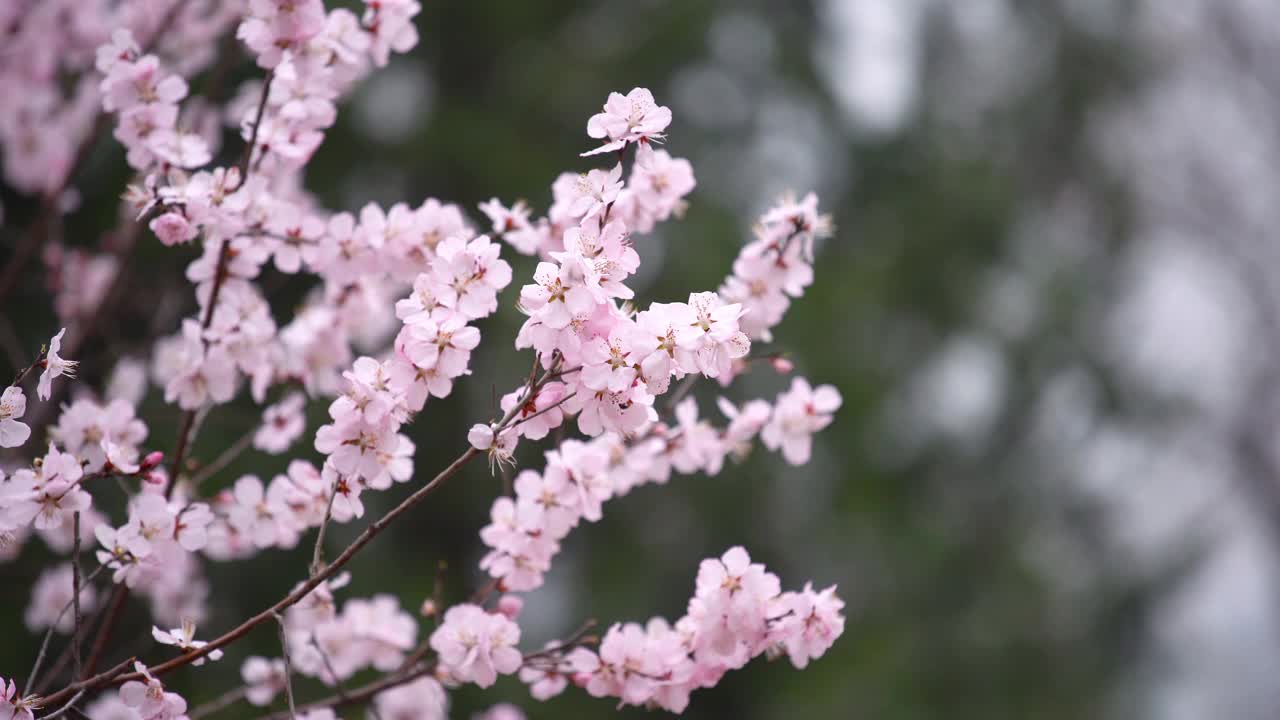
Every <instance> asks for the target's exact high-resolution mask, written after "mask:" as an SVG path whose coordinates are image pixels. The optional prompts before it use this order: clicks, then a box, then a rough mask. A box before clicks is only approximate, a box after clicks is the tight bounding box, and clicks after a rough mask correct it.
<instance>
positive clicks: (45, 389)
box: [36, 328, 80, 400]
mask: <svg viewBox="0 0 1280 720" xmlns="http://www.w3.org/2000/svg"><path fill="white" fill-rule="evenodd" d="M66 333H67V329H66V328H62V329H61V330H59V331H58V334H57V335H54V336H53V339H52V340H50V341H49V349H48V351H47V352H46V353H45V357H44V362H43V364H44V370H43V371H42V372H41V373H40V383H39V384H38V385H37V386H36V396H37V397H39V398H40V399H41V400H48V399H49V395H50V394H51V393H52V391H53V379H54V378H58V377H62V376H64V375H65V376H67V377H68V378H72V379H74V378H75V376H76V366H77V365H79V364H80V363H78V362H76V361H75V360H67V359H64V358H62V357H61V356H59V355H58V352H59V351H61V350H62V336H63V335H65V334H66Z"/></svg>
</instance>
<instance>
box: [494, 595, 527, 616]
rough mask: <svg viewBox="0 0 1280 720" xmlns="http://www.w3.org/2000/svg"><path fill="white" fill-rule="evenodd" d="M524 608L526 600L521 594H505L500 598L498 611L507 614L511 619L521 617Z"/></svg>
mask: <svg viewBox="0 0 1280 720" xmlns="http://www.w3.org/2000/svg"><path fill="white" fill-rule="evenodd" d="M522 609H524V600H523V599H522V598H521V597H520V596H519V595H503V596H502V597H500V598H498V612H500V613H502V614H503V615H506V616H507V619H509V620H515V619H516V618H517V617H519V616H520V611H521V610H522Z"/></svg>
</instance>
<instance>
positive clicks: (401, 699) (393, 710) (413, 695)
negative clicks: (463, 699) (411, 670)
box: [373, 677, 449, 720]
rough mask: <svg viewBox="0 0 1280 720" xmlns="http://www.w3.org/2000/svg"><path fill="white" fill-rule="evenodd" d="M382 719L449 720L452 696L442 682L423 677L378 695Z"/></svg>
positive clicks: (374, 701) (377, 706) (376, 698)
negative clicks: (450, 698)
mask: <svg viewBox="0 0 1280 720" xmlns="http://www.w3.org/2000/svg"><path fill="white" fill-rule="evenodd" d="M373 703H374V706H375V707H376V708H377V710H378V712H377V715H378V717H381V718H386V719H387V720H393V719H394V718H405V719H407V718H415V719H417V720H445V718H447V717H448V711H449V696H448V695H447V694H446V693H445V691H444V687H443V686H442V685H441V684H440V681H438V680H436V679H435V678H433V677H420V678H418V679H417V680H414V681H413V682H409V683H405V684H403V685H399V686H397V687H393V688H391V689H389V690H384V691H383V692H380V693H378V694H377V695H376V696H374V699H373Z"/></svg>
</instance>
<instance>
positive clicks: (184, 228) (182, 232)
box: [148, 212, 199, 247]
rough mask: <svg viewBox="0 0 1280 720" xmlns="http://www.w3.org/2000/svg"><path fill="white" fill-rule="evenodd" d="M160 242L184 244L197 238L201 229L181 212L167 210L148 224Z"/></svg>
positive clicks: (168, 244)
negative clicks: (197, 228) (194, 225)
mask: <svg viewBox="0 0 1280 720" xmlns="http://www.w3.org/2000/svg"><path fill="white" fill-rule="evenodd" d="M148 227H150V228H151V232H153V233H155V234H156V237H157V238H159V239H160V242H162V243H164V244H165V245H167V246H169V247H172V246H174V245H182V244H184V243H189V242H191V241H192V240H195V239H196V235H198V234H199V231H198V230H196V228H195V227H193V226H192V225H191V223H190V222H188V221H187V219H186V218H185V217H183V216H182V215H181V214H180V213H176V212H167V213H164V214H163V215H160V216H159V217H157V218H156V219H154V220H152V221H151V223H150V224H149V225H148Z"/></svg>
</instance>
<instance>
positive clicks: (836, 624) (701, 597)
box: [522, 547, 844, 713]
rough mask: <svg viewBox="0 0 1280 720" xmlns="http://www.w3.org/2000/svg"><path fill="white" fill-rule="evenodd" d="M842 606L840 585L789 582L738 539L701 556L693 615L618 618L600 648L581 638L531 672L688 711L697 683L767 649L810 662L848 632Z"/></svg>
mask: <svg viewBox="0 0 1280 720" xmlns="http://www.w3.org/2000/svg"><path fill="white" fill-rule="evenodd" d="M843 608H844V603H843V602H842V601H841V600H840V599H839V598H838V597H836V595H835V588H834V587H832V588H827V589H826V590H823V591H821V592H815V591H814V590H813V588H812V586H811V585H805V587H804V589H803V590H801V591H799V592H782V591H781V588H780V584H779V581H778V577H777V576H776V575H774V574H772V573H770V572H768V571H766V570H765V568H764V565H761V564H759V563H752V562H751V558H750V556H749V555H748V554H747V551H746V550H744V549H743V548H741V547H734V548H730V549H729V550H728V551H727V552H725V553H724V555H722V556H721V557H719V558H712V559H708V560H703V561H702V563H701V565H699V567H698V577H697V589H696V592H695V594H694V596H693V597H692V598H691V599H690V600H689V608H688V612H687V613H686V614H685V615H684V617H681V618H680V619H679V620H677V621H675V622H674V623H668V622H667V621H666V620H664V619H662V618H653V619H652V620H650V621H649V622H648V623H646V624H644V625H643V626H642V625H640V624H638V623H626V624H615V625H613V626H612V627H610V628H609V630H608V632H606V633H605V635H604V638H603V640H602V641H601V643H600V648H599V650H598V651H593V650H590V649H587V648H584V647H578V648H575V649H573V650H572V651H571V652H569V653H567V654H566V655H564V656H563V657H562V658H561V659H560V660H559V661H558V662H556V663H551V664H548V665H547V666H544V667H541V668H539V667H536V666H534V667H530V668H528V669H527V671H525V672H523V673H522V679H524V680H525V681H526V682H529V683H531V684H532V685H533V687H534V693H535V696H538V697H540V698H541V699H545V698H546V697H550V696H552V695H554V694H557V693H558V692H559V691H560V690H562V689H563V688H564V687H565V686H566V685H567V682H566V681H565V679H564V678H565V676H566V675H567V676H569V677H570V678H571V679H572V680H573V682H574V683H575V684H577V685H581V686H584V687H585V688H586V690H587V692H588V693H590V694H591V695H593V696H595V697H616V698H618V700H619V702H620V703H621V704H624V705H647V704H650V703H652V704H654V705H657V706H658V707H661V708H664V709H666V710H669V711H671V712H674V713H679V712H683V711H684V709H685V707H687V706H688V704H689V693H690V692H692V691H693V690H696V689H698V688H707V687H712V686H714V685H715V684H716V683H717V682H719V680H720V678H721V677H723V676H724V674H725V673H726V672H728V671H730V670H735V669H738V668H741V667H742V666H744V665H746V664H747V662H749V661H750V660H751V659H752V658H755V657H758V656H759V655H762V654H765V653H770V654H781V653H785V654H787V655H788V657H789V658H790V659H791V662H792V664H793V665H795V666H796V667H798V668H803V667H805V666H806V665H808V663H809V661H810V660H811V659H813V658H816V657H819V656H821V655H822V654H823V653H825V652H826V651H827V649H828V648H830V647H831V644H832V643H833V642H834V641H835V639H836V638H837V637H839V636H840V634H841V633H842V632H844V617H843V615H841V610H842V609H843ZM556 678H560V679H559V680H557V679H556Z"/></svg>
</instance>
